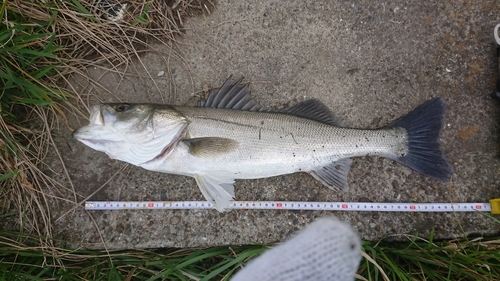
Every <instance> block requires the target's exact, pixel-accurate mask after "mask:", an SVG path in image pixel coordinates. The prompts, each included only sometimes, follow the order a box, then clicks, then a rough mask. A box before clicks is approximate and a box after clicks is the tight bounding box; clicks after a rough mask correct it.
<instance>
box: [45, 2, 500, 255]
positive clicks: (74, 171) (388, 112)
mask: <svg viewBox="0 0 500 281" xmlns="http://www.w3.org/2000/svg"><path fill="white" fill-rule="evenodd" d="M499 22H500V3H499V2H498V1H496V0H485V1H455V0H454V1H436V0H433V1H424V2H422V1H401V0H398V1H391V2H380V1H370V0H363V1H358V2H356V3H353V2H352V1H275V0H274V1H272V0H265V1H225V0H221V1H218V5H217V8H216V10H215V11H214V12H213V13H212V14H211V15H210V16H203V17H198V18H192V19H189V20H188V21H187V23H186V29H187V30H186V35H185V36H184V37H183V38H181V39H179V44H177V45H175V46H174V49H173V50H172V49H169V48H167V47H166V45H168V44H170V43H165V44H164V45H161V44H159V45H155V46H154V48H155V50H152V51H151V52H149V53H147V54H146V55H144V56H143V57H141V62H136V63H134V64H133V65H130V66H129V68H128V70H127V72H128V73H129V74H128V75H125V76H122V77H120V76H119V75H117V74H114V73H113V72H111V71H107V70H105V69H104V68H103V69H88V70H87V72H88V75H89V76H90V77H93V78H96V79H97V80H99V81H100V82H101V84H102V85H103V87H104V88H106V89H108V90H109V92H106V91H104V90H103V89H101V88H98V87H93V86H91V85H87V84H86V82H85V81H84V80H83V79H81V78H80V79H79V78H76V79H75V82H74V84H75V85H76V86H77V87H79V89H81V93H82V95H84V98H87V95H86V94H89V93H91V94H93V96H92V95H89V96H88V99H87V102H88V103H89V104H92V103H94V102H97V99H99V100H101V101H118V100H120V101H127V102H159V103H174V104H195V102H196V100H197V97H196V95H200V94H203V93H204V90H206V89H208V88H210V87H217V86H219V85H220V84H221V83H222V82H223V81H224V80H225V79H226V78H227V77H228V76H229V75H230V74H234V75H235V76H236V77H239V76H245V77H246V78H247V80H248V81H250V82H251V88H252V93H253V95H254V96H256V97H257V100H258V101H260V102H261V103H262V104H264V105H268V106H271V107H275V108H282V107H285V106H288V105H293V104H295V103H297V102H299V101H303V100H305V99H307V98H313V97H314V98H318V99H320V100H322V101H323V102H324V103H325V104H327V105H328V106H330V107H331V109H332V110H333V111H334V112H335V113H336V114H337V115H338V116H340V117H341V118H342V119H343V120H344V121H345V123H346V124H347V125H348V126H350V127H356V128H376V127H380V126H384V125H386V124H389V123H390V122H392V121H393V120H394V119H396V118H398V117H400V116H402V115H404V114H405V113H407V112H409V111H410V110H412V109H413V108H414V107H416V106H418V105H419V104H421V103H423V102H424V101H426V100H428V99H430V98H432V97H442V98H444V99H445V100H446V102H447V104H448V108H449V110H448V113H447V116H446V126H445V128H444V131H443V134H442V138H441V139H442V146H443V149H444V151H445V154H446V155H447V157H448V159H449V160H450V163H452V165H453V168H454V171H455V174H454V175H453V178H452V180H451V182H450V183H440V182H438V181H435V180H432V179H429V178H426V177H424V176H421V175H419V174H417V173H415V172H412V171H411V170H409V169H408V168H405V167H403V166H401V165H399V164H397V163H394V162H393V161H390V160H387V159H383V158H379V157H364V158H359V159H355V160H354V164H353V167H352V169H351V172H350V175H349V185H350V191H349V192H346V193H335V192H332V191H331V190H329V189H327V188H326V187H324V186H322V185H321V184H320V183H319V182H317V181H316V180H314V179H313V178H312V177H311V176H309V175H307V174H303V173H302V174H294V175H285V176H279V177H274V178H268V179H259V180H241V181H237V182H236V185H235V187H236V189H235V190H236V196H237V199H238V200H296V201H360V200H370V201H373V202H475V201H477V202H486V201H487V200H488V199H491V198H494V197H498V196H500V191H499V189H498V187H499V184H500V173H499V167H500V160H499V157H498V148H499V147H498V133H499V125H498V114H499V107H500V105H499V104H498V103H497V102H496V101H493V100H491V99H490V98H489V92H492V91H493V89H494V84H495V80H496V78H497V77H498V73H497V65H496V59H495V49H494V45H493V43H492V42H493V40H492V30H493V27H494V26H495V24H497V23H499ZM143 66H144V67H143ZM160 71H164V72H165V74H164V75H163V76H160V77H158V75H157V74H158V73H159V72H160ZM76 81H79V83H77V82H76ZM193 93H194V94H193ZM70 124H71V127H72V128H73V129H74V128H76V127H78V126H80V125H84V124H86V120H84V119H82V118H80V119H76V118H74V120H70ZM55 138H56V140H57V142H58V143H59V144H60V151H61V154H62V158H63V160H64V165H65V166H66V168H67V169H68V171H69V174H70V177H71V182H72V183H73V186H74V192H73V191H71V192H68V191H63V190H62V191H61V194H63V195H64V196H65V197H67V198H69V199H70V200H72V201H75V198H76V201H77V202H80V201H82V200H84V199H85V198H87V197H88V196H89V195H91V194H93V193H94V192H96V191H97V190H99V191H98V192H97V193H95V194H94V195H92V196H90V199H91V200H124V201H127V200H202V199H203V197H202V195H201V193H200V191H199V190H198V187H197V186H196V184H195V182H194V180H193V179H191V178H187V177H182V176H175V175H168V174H161V173H154V172H148V171H145V170H143V169H141V168H137V167H132V166H126V165H125V164H124V163H122V162H118V161H115V160H110V159H109V158H108V157H107V156H106V155H104V154H103V153H100V152H96V151H93V150H92V149H90V148H88V147H85V146H84V145H83V144H81V143H78V142H77V141H75V140H73V139H72V138H71V130H70V129H68V128H66V127H65V126H61V127H60V128H59V130H58V131H57V132H55ZM49 164H50V166H51V168H52V170H53V173H54V175H55V176H56V178H58V179H59V180H60V181H61V182H62V183H63V184H64V185H65V186H66V187H69V190H72V188H71V187H70V184H69V181H68V180H67V179H66V177H65V176H64V173H63V168H62V164H61V163H60V162H59V161H58V160H57V157H52V158H49ZM125 166H126V167H125ZM101 187H102V188H101ZM72 206H73V204H70V203H64V202H62V201H57V202H54V208H53V211H52V214H53V218H54V233H56V237H59V238H61V239H64V240H65V241H67V245H66V246H70V247H86V248H105V247H106V248H108V249H126V248H149V247H198V246H212V245H223V244H246V243H253V242H259V243H271V242H277V241H283V240H285V239H287V237H289V235H290V234H292V233H294V232H295V231H297V230H298V229H299V228H302V227H303V226H304V225H305V224H306V223H308V222H310V221H312V220H313V219H314V218H317V217H321V216H327V215H331V214H333V215H336V216H338V217H340V218H341V219H342V220H343V221H347V222H349V223H350V224H351V225H352V226H353V227H354V228H355V230H356V231H357V232H358V233H359V234H360V236H361V237H362V238H363V239H368V240H376V239H380V238H382V237H384V236H386V235H391V234H415V233H418V234H419V235H422V236H428V235H429V233H430V231H431V229H433V228H434V229H435V233H436V236H437V237H438V238H446V237H457V236H462V235H464V234H470V233H483V234H488V233H493V232H496V231H498V225H497V226H495V225H494V224H493V223H492V222H491V221H490V220H489V219H487V218H485V217H484V216H483V215H481V214H479V213H466V214H464V213H462V214H450V213H447V214H436V213H427V214H423V213H411V214H410V213H390V214H389V213H376V212H374V213H347V212H325V211H322V212H320V211H318V212H312V211H300V212H296V211H232V212H229V213H218V212H216V211H215V210H170V211H152V210H145V211H96V212H86V211H84V210H83V209H82V208H81V207H80V208H78V209H76V210H75V211H73V212H71V213H69V214H68V215H65V216H64V217H62V218H60V219H59V220H57V221H56V219H57V218H59V217H60V216H61V215H62V214H64V213H66V212H67V211H68V210H69V209H71V207H72Z"/></svg>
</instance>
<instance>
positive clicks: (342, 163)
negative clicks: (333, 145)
mask: <svg viewBox="0 0 500 281" xmlns="http://www.w3.org/2000/svg"><path fill="white" fill-rule="evenodd" d="M351 164H352V160H351V159H350V158H345V159H340V160H338V161H335V162H333V163H331V164H329V165H326V166H324V167H320V168H318V169H316V170H313V171H310V172H309V174H311V176H313V177H314V178H315V179H317V180H319V181H320V182H321V183H323V184H324V185H326V186H328V187H329V188H331V189H333V190H343V191H347V190H349V186H348V184H347V175H348V174H349V170H350V169H351Z"/></svg>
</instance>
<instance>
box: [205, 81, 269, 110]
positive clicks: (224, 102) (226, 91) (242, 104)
mask: <svg viewBox="0 0 500 281" xmlns="http://www.w3.org/2000/svg"><path fill="white" fill-rule="evenodd" d="M231 78H232V76H229V78H228V79H227V80H226V82H224V84H223V85H222V87H220V89H219V90H218V91H215V90H213V89H212V90H210V93H209V94H208V98H207V100H206V101H203V100H202V101H200V106H201V107H214V108H223V109H237V110H246V111H265V108H264V107H263V106H262V105H260V104H259V103H257V101H255V99H254V98H252V97H251V96H250V88H249V86H248V84H244V85H242V84H240V83H241V81H242V80H243V78H241V79H240V80H238V82H236V83H235V84H232V83H231Z"/></svg>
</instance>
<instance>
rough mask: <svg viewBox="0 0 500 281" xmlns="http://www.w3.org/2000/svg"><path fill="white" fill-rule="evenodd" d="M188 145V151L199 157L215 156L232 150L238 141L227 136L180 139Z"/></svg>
mask: <svg viewBox="0 0 500 281" xmlns="http://www.w3.org/2000/svg"><path fill="white" fill-rule="evenodd" d="M182 142H184V143H185V144H186V145H187V146H188V147H189V153H190V154H191V155H193V156H196V157H200V158H217V157H220V156H222V155H224V154H227V153H230V152H232V151H233V150H234V149H236V147H237V146H238V142H237V141H235V140H232V139H227V138H216V137H208V138H194V139H184V140H182Z"/></svg>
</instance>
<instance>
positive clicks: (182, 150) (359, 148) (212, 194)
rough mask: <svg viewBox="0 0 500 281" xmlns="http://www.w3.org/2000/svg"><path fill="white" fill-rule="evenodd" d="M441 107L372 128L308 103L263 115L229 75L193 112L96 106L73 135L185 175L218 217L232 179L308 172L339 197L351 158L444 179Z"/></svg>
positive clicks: (435, 104)
mask: <svg viewBox="0 0 500 281" xmlns="http://www.w3.org/2000/svg"><path fill="white" fill-rule="evenodd" d="M445 110H446V106H445V103H444V101H443V100H442V99H440V98H434V99H431V100H429V101H427V102H426V103H424V104H422V105H421V106H419V107H417V108H416V109H415V110H413V111H412V112H410V113H409V114H407V115H406V116H404V117H402V118H401V119H399V120H397V121H395V122H394V123H393V124H391V125H389V126H386V127H383V128H379V129H376V130H373V129H352V128H346V127H344V126H343V125H342V122H341V121H340V119H339V118H338V117H337V116H335V115H334V114H333V113H332V112H331V111H330V109H329V108H328V107H327V106H326V105H324V104H323V103H322V102H320V101H319V100H316V99H310V100H306V101H304V102H301V103H299V104H297V105H294V106H292V107H289V108H286V109H283V110H279V111H270V110H267V109H266V108H265V107H263V106H261V105H260V104H258V103H257V102H256V101H255V99H254V98H252V97H251V96H250V90H249V86H248V84H242V83H241V80H239V81H238V82H236V83H235V84H233V83H232V82H231V77H229V79H228V80H227V81H226V82H225V83H224V84H223V85H222V87H221V88H220V89H219V90H218V91H215V90H211V91H210V93H209V95H208V97H207V100H206V101H202V102H200V106H199V107H184V106H174V105H164V104H133V103H109V104H101V105H96V106H94V107H93V108H92V110H91V114H90V124H89V125H87V126H84V127H82V128H79V129H78V130H76V131H75V132H74V133H73V137H75V138H76V139H77V140H79V141H81V142H82V143H84V144H86V145H87V146H89V147H91V148H93V149H95V150H98V151H102V152H105V153H106V154H107V155H108V156H109V157H110V158H112V159H118V160H121V161H125V162H128V163H130V164H133V165H136V166H140V167H142V168H144V169H147V170H150V171H157V172H164V173H171V174H177V175H185V176H190V177H194V178H195V179H196V183H197V184H198V186H199V188H200V190H201V192H202V193H203V195H204V196H205V198H206V199H207V200H208V201H209V202H211V203H212V204H213V205H214V206H215V208H216V209H217V210H219V211H224V210H226V209H227V208H228V207H229V205H230V201H231V200H232V199H233V198H234V186H233V184H234V181H235V179H257V178H266V177H272V176H277V175H284V174H291V173H295V172H307V173H309V174H310V175H312V176H313V177H314V178H316V179H317V180H319V181H320V182H322V183H323V184H324V185H326V186H327V187H329V188H331V189H333V190H344V191H347V190H348V185H347V174H348V172H349V169H350V167H351V163H352V160H351V158H352V157H360V156H367V155H378V156H383V157H387V158H390V159H392V160H394V161H397V162H399V163H401V164H403V165H405V166H407V167H410V168H411V169H413V170H415V171H417V172H419V173H422V174H424V175H426V176H429V177H432V178H435V179H437V180H440V181H449V179H450V177H451V174H452V173H453V172H452V168H451V166H450V164H448V161H447V160H446V158H445V157H444V155H443V153H442V152H441V149H440V144H439V134H440V131H441V128H442V127H443V120H444V114H445Z"/></svg>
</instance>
